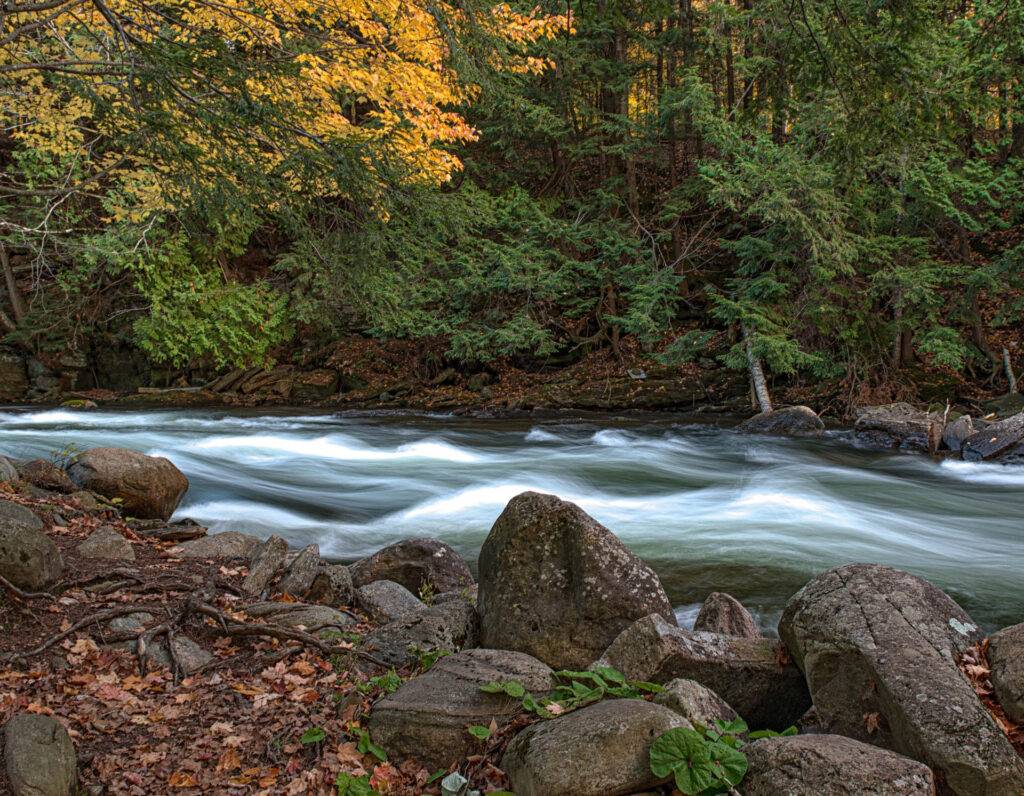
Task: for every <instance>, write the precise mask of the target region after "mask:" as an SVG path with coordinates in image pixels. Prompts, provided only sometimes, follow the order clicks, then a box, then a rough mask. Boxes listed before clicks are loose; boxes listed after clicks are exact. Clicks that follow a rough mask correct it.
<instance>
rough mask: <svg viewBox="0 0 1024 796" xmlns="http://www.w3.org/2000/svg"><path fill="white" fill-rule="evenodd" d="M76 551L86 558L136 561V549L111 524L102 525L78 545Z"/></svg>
mask: <svg viewBox="0 0 1024 796" xmlns="http://www.w3.org/2000/svg"><path fill="white" fill-rule="evenodd" d="M75 551H76V552H77V553H78V555H80V556H85V557H86V558H108V559H111V560H121V561H134V560H135V549H134V548H133V547H132V543H131V542H129V541H128V540H127V539H125V538H124V537H123V536H121V534H119V533H118V532H117V531H115V530H114V529H113V528H112V527H111V526H109V525H101V526H100V527H99V528H97V529H96V530H95V531H93V532H92V533H91V534H89V538H88V539H86V540H85V541H84V542H82V543H81V544H79V545H78V547H77V548H75Z"/></svg>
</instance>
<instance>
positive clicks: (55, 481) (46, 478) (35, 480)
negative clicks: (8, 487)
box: [18, 459, 78, 494]
mask: <svg viewBox="0 0 1024 796" xmlns="http://www.w3.org/2000/svg"><path fill="white" fill-rule="evenodd" d="M18 478H19V479H21V480H22V481H24V482H25V483H26V484H32V486H37V487H39V488H40V489H48V490H50V491H52V492H63V493H65V494H71V493H72V492H75V491H77V490H78V485H77V484H76V483H75V482H74V481H72V480H71V479H70V478H68V476H67V474H66V473H65V472H64V471H63V470H61V469H60V468H59V467H58V466H57V465H55V464H54V463H53V462H51V461H48V460H47V459H30V460H29V461H27V462H21V463H20V464H19V465H18Z"/></svg>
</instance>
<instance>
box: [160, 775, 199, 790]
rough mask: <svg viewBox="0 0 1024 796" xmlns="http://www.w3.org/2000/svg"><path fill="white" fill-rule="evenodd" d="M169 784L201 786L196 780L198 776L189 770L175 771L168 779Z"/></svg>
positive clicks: (176, 786)
mask: <svg viewBox="0 0 1024 796" xmlns="http://www.w3.org/2000/svg"><path fill="white" fill-rule="evenodd" d="M167 784H168V785H170V786H171V787H172V788H197V787H199V783H198V782H196V778H195V777H193V776H192V775H191V774H189V773H188V772H187V771H175V772H174V773H173V774H171V776H170V778H169V779H168V780H167Z"/></svg>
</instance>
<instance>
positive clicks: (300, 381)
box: [291, 370, 338, 401]
mask: <svg viewBox="0 0 1024 796" xmlns="http://www.w3.org/2000/svg"><path fill="white" fill-rule="evenodd" d="M337 391H338V371H336V370H311V371H308V372H306V373H297V374H296V375H295V377H294V379H293V380H292V391H291V398H292V399H293V400H296V401H324V400H327V399H328V398H330V397H331V396H332V395H333V394H334V393H336V392H337Z"/></svg>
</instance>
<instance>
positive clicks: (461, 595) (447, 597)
mask: <svg viewBox="0 0 1024 796" xmlns="http://www.w3.org/2000/svg"><path fill="white" fill-rule="evenodd" d="M478 594H479V586H478V585H477V584H475V583H474V584H473V585H472V586H467V587H466V588H464V589H456V590H455V591H444V592H441V593H440V594H438V595H437V596H435V597H434V605H440V604H441V603H446V602H451V601H452V600H462V601H463V602H465V603H469V604H470V605H476V598H477V595H478Z"/></svg>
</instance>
